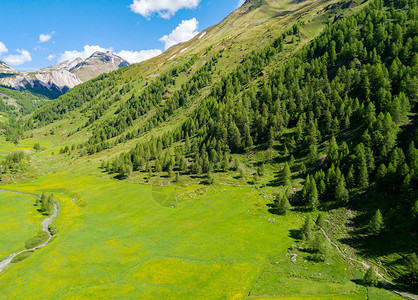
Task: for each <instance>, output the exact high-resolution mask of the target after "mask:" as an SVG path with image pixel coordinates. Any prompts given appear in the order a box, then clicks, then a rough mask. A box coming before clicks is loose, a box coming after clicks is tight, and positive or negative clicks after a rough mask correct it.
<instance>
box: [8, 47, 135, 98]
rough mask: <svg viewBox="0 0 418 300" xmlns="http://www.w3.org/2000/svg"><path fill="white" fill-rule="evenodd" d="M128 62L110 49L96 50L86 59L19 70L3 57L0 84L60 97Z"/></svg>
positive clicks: (126, 64)
mask: <svg viewBox="0 0 418 300" xmlns="http://www.w3.org/2000/svg"><path fill="white" fill-rule="evenodd" d="M128 65H129V63H128V62H127V61H126V60H124V59H123V58H121V57H119V56H117V55H115V54H113V53H111V52H106V53H104V52H95V53H93V54H92V55H91V56H90V57H89V58H87V59H85V60H83V59H81V58H77V59H76V60H73V61H64V62H62V63H60V64H58V65H55V66H52V67H48V68H44V69H41V70H39V71H37V72H24V71H17V70H15V69H13V68H12V67H10V66H8V65H7V64H6V63H4V62H3V61H0V85H4V86H9V87H12V88H14V89H18V90H22V89H31V90H36V91H37V92H40V93H44V94H48V95H50V96H53V97H57V96H59V95H61V94H63V93H65V92H67V91H68V90H69V89H70V88H73V87H74V86H76V85H78V84H81V83H83V82H86V81H88V80H90V79H92V78H95V77H97V76H99V75H100V74H103V73H108V72H111V71H115V70H117V69H119V68H121V67H125V66H128Z"/></svg>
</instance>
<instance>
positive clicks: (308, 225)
mask: <svg viewBox="0 0 418 300" xmlns="http://www.w3.org/2000/svg"><path fill="white" fill-rule="evenodd" d="M313 228H314V224H313V221H312V219H311V217H310V216H308V217H306V219H305V223H304V224H303V226H302V228H301V229H300V238H301V239H302V240H303V241H310V240H311V239H312V235H313V233H312V231H313Z"/></svg>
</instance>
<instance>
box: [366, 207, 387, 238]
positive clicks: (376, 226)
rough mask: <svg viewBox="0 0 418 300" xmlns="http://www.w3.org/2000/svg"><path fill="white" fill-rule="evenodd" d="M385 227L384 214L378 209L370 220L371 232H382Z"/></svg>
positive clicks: (376, 233) (377, 233)
mask: <svg viewBox="0 0 418 300" xmlns="http://www.w3.org/2000/svg"><path fill="white" fill-rule="evenodd" d="M383 228H384V223H383V216H382V213H381V212H380V210H379V209H378V210H376V213H375V214H374V216H373V217H372V219H371V220H370V223H369V232H370V233H371V234H374V235H379V234H380V232H381V231H382V230H383Z"/></svg>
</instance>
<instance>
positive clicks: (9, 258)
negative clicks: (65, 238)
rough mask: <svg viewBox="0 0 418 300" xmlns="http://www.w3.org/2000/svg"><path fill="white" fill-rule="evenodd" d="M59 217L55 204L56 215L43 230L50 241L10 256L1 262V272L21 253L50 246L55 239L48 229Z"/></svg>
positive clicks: (43, 225) (49, 218)
mask: <svg viewBox="0 0 418 300" xmlns="http://www.w3.org/2000/svg"><path fill="white" fill-rule="evenodd" d="M57 215H58V206H57V204H55V203H54V213H53V214H52V215H51V216H50V217H48V218H46V219H45V220H44V221H43V222H42V230H43V231H45V232H46V233H48V239H47V240H46V241H45V242H43V243H42V244H40V245H38V246H36V247H34V248H31V249H25V250H22V251H20V252H16V253H14V254H12V255H10V256H9V257H7V258H6V259H4V260H2V261H1V262H0V272H2V271H3V270H4V268H5V267H6V266H7V265H8V264H10V263H11V261H12V260H13V258H15V257H16V256H17V255H19V254H21V253H25V252H29V251H34V250H37V249H40V248H43V247H45V246H46V245H48V244H49V242H50V241H51V239H52V238H53V235H52V233H51V232H50V231H49V229H48V227H49V225H51V223H52V221H54V219H55V218H56V216H57Z"/></svg>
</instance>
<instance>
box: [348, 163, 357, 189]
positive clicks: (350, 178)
mask: <svg viewBox="0 0 418 300" xmlns="http://www.w3.org/2000/svg"><path fill="white" fill-rule="evenodd" d="M354 185H355V179H354V168H353V166H351V167H350V170H348V174H347V187H348V188H349V189H351V188H353V187H354Z"/></svg>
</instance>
